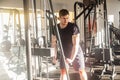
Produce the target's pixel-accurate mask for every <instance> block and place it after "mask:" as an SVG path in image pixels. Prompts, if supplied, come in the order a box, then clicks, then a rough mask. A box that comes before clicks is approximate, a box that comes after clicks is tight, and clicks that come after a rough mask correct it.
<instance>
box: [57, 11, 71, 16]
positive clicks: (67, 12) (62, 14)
mask: <svg viewBox="0 0 120 80" xmlns="http://www.w3.org/2000/svg"><path fill="white" fill-rule="evenodd" d="M65 15H69V11H68V10H67V9H61V10H60V11H59V17H61V16H65Z"/></svg>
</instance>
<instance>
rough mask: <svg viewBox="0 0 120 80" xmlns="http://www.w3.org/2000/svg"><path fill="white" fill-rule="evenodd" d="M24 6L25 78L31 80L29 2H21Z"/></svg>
mask: <svg viewBox="0 0 120 80" xmlns="http://www.w3.org/2000/svg"><path fill="white" fill-rule="evenodd" d="M23 6H24V23H25V25H24V26H25V41H26V62H27V78H28V80H33V79H32V64H31V42H30V41H31V40H30V34H29V30H28V28H29V0H23Z"/></svg>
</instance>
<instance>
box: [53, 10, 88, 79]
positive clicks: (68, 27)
mask: <svg viewBox="0 0 120 80" xmlns="http://www.w3.org/2000/svg"><path fill="white" fill-rule="evenodd" d="M59 20H60V23H59V24H58V26H57V27H58V30H59V34H60V38H61V43H62V47H63V51H64V55H65V63H66V64H67V65H68V64H72V65H73V67H74V69H75V70H77V71H79V74H80V79H81V80H87V74H86V72H85V63H84V56H83V52H82V50H81V47H80V45H79V41H80V39H79V35H80V34H79V29H78V27H77V25H75V24H74V23H71V22H69V12H68V10H66V9H61V10H60V11H59ZM56 42H57V36H56V33H55V32H54V31H53V34H52V47H54V48H55V50H56ZM55 52H56V53H55V57H54V59H53V63H56V58H57V50H56V51H55ZM61 55H62V53H61ZM60 71H61V77H60V80H67V75H66V69H65V65H64V61H63V57H62V56H60Z"/></svg>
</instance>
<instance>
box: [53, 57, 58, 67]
mask: <svg viewBox="0 0 120 80" xmlns="http://www.w3.org/2000/svg"><path fill="white" fill-rule="evenodd" d="M57 62H58V60H57V59H56V58H55V57H53V59H52V63H53V65H55V64H56V63H57Z"/></svg>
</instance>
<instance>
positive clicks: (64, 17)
mask: <svg viewBox="0 0 120 80" xmlns="http://www.w3.org/2000/svg"><path fill="white" fill-rule="evenodd" d="M59 20H60V24H62V25H67V24H68V22H69V11H68V10H67V9H61V10H60V11H59Z"/></svg>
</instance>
